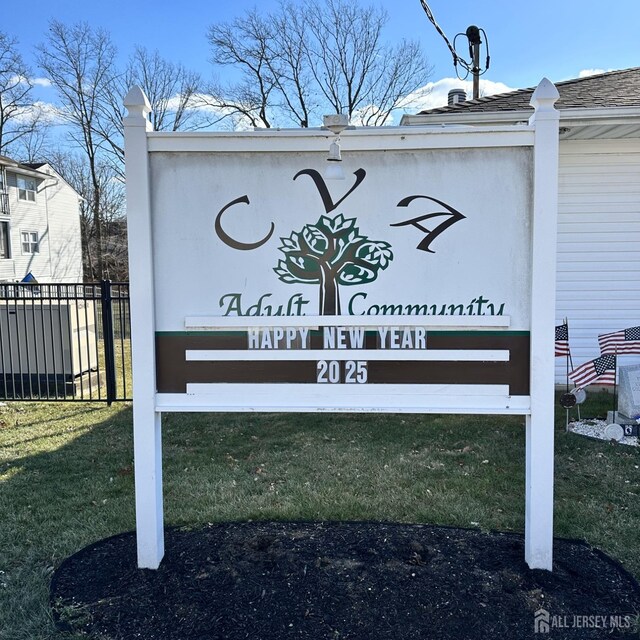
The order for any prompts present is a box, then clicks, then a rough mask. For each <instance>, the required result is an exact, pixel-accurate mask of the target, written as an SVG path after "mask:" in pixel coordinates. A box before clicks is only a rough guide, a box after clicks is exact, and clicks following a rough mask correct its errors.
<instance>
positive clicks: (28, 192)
mask: <svg viewBox="0 0 640 640" xmlns="http://www.w3.org/2000/svg"><path fill="white" fill-rule="evenodd" d="M18 200H28V201H29V202H35V201H36V181H35V178H25V177H24V176H18Z"/></svg>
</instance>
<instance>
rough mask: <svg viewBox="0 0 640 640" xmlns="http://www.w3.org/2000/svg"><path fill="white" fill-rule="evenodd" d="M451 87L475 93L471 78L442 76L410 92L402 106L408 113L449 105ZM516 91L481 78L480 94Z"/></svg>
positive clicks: (470, 93)
mask: <svg viewBox="0 0 640 640" xmlns="http://www.w3.org/2000/svg"><path fill="white" fill-rule="evenodd" d="M451 89H464V90H465V91H466V92H467V97H468V98H471V96H472V94H473V82H472V81H471V80H458V79H457V78H442V79H440V80H437V81H436V82H429V83H427V84H426V85H425V86H424V87H420V88H419V89H417V90H416V91H414V92H413V93H410V94H409V95H408V96H407V97H406V99H405V100H404V101H403V103H402V104H401V105H400V108H401V109H403V110H404V111H405V112H407V113H418V112H419V111H423V110H425V109H436V108H438V107H444V106H446V105H447V98H448V94H449V91H451ZM509 91H515V89H513V88H512V87H509V86H508V85H506V84H504V82H493V81H492V80H483V79H482V78H481V79H480V96H481V97H482V96H491V95H495V94H497V93H508V92H509Z"/></svg>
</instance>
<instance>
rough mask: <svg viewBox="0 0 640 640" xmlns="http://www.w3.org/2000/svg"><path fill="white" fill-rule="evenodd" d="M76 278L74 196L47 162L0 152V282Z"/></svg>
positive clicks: (77, 217) (78, 269) (78, 264)
mask: <svg viewBox="0 0 640 640" xmlns="http://www.w3.org/2000/svg"><path fill="white" fill-rule="evenodd" d="M29 273H31V274H32V275H33V276H34V277H35V278H36V280H37V281H38V282H43V283H45V282H81V281H82V242H81V235H80V196H79V195H78V194H77V193H76V191H74V190H73V189H72V188H71V187H70V186H69V185H68V184H67V183H66V182H65V181H64V180H63V179H62V178H61V177H60V176H59V175H58V174H57V173H56V172H55V171H54V170H53V169H52V168H51V166H49V165H48V164H45V163H42V164H20V163H18V162H15V161H13V160H11V159H10V158H7V157H5V156H0V282H3V281H4V282H15V281H19V280H22V279H23V278H24V277H25V276H26V275H27V274H29Z"/></svg>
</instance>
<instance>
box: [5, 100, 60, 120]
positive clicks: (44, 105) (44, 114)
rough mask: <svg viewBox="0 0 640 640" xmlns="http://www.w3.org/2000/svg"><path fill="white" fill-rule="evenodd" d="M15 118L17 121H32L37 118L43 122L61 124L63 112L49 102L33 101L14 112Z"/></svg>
mask: <svg viewBox="0 0 640 640" xmlns="http://www.w3.org/2000/svg"><path fill="white" fill-rule="evenodd" d="M16 120H17V121H19V122H34V121H35V120H39V121H40V122H42V123H44V124H50V125H54V124H62V123H63V122H65V121H66V120H65V118H64V113H63V111H62V110H61V109H60V108H59V107H56V106H55V105H54V104H51V103H50V102H40V101H38V102H34V103H33V104H32V105H30V106H28V107H25V108H24V109H20V111H19V112H18V113H16Z"/></svg>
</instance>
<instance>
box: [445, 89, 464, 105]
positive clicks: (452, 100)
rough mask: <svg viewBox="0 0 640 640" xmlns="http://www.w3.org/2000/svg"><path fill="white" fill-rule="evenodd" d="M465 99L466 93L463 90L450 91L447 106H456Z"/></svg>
mask: <svg viewBox="0 0 640 640" xmlns="http://www.w3.org/2000/svg"><path fill="white" fill-rule="evenodd" d="M466 99H467V92H466V91H465V90H464V89H451V91H449V94H448V104H449V106H451V105H452V104H456V103H458V102H464V101H465V100H466Z"/></svg>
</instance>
